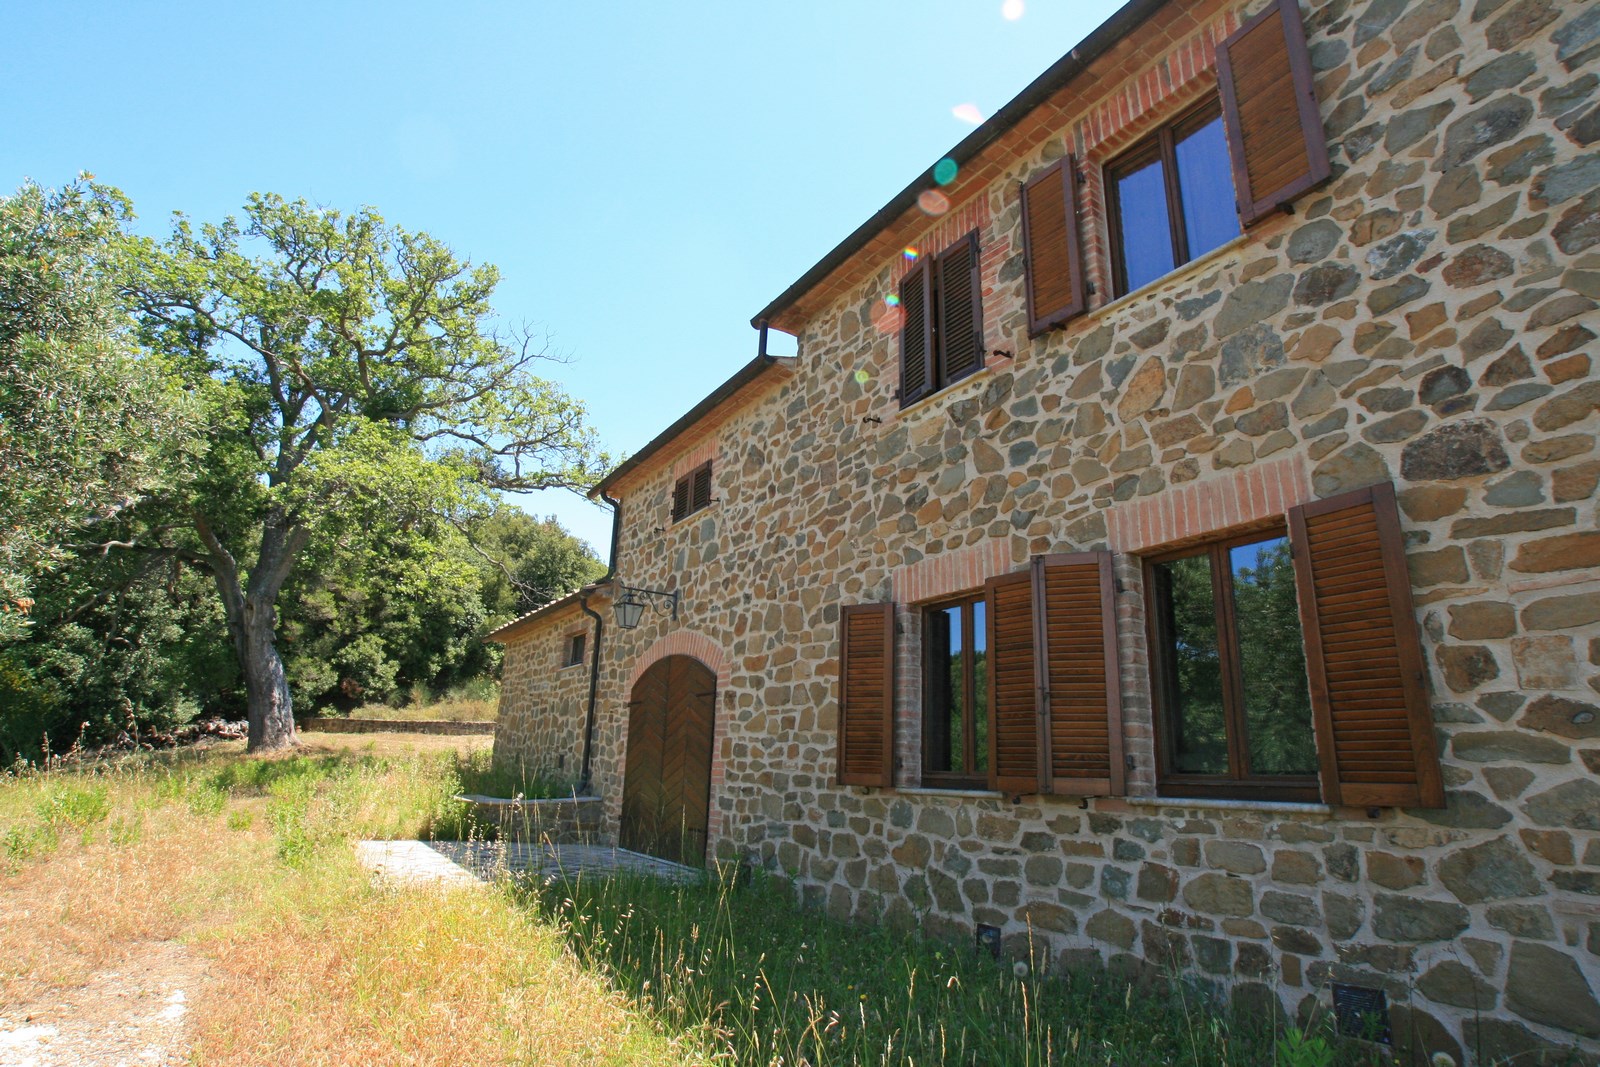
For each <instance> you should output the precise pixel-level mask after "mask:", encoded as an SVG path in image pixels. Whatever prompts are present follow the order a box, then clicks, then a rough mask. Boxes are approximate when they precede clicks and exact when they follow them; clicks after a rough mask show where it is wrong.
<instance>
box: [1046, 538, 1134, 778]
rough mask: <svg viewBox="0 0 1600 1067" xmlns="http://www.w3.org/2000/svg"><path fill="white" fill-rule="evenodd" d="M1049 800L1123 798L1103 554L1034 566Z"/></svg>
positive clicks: (1111, 588)
mask: <svg viewBox="0 0 1600 1067" xmlns="http://www.w3.org/2000/svg"><path fill="white" fill-rule="evenodd" d="M1032 571H1033V582H1034V602H1035V603H1037V604H1038V605H1039V611H1038V616H1039V620H1038V637H1037V641H1036V643H1037V647H1038V650H1039V651H1038V658H1039V663H1040V673H1041V681H1042V683H1043V687H1044V691H1043V693H1042V694H1041V697H1042V700H1043V706H1044V708H1045V716H1044V718H1045V735H1046V746H1047V751H1048V752H1049V761H1048V764H1047V767H1046V771H1047V782H1048V789H1049V792H1052V793H1061V794H1071V795H1075V796H1121V795H1122V794H1123V793H1124V792H1125V791H1126V790H1125V784H1124V779H1125V777H1126V775H1125V767H1124V765H1123V757H1122V696H1121V685H1120V678H1119V668H1118V664H1117V620H1116V611H1115V604H1116V600H1115V596H1116V577H1115V576H1114V574H1113V573H1112V569H1111V554H1110V553H1109V552H1077V553H1072V554H1069V555H1054V556H1040V557H1036V558H1035V559H1034V563H1033V568H1032Z"/></svg>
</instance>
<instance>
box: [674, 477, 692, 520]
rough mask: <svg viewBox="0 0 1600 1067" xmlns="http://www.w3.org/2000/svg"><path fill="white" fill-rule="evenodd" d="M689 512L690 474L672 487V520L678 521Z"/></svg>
mask: <svg viewBox="0 0 1600 1067" xmlns="http://www.w3.org/2000/svg"><path fill="white" fill-rule="evenodd" d="M687 514H689V476H688V475H687V474H686V475H684V476H683V477H682V478H679V479H678V481H677V482H676V483H675V484H674V485H673V487H672V521H673V522H677V521H678V520H679V519H681V518H683V517H684V516H685V515H687Z"/></svg>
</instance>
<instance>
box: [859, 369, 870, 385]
mask: <svg viewBox="0 0 1600 1067" xmlns="http://www.w3.org/2000/svg"><path fill="white" fill-rule="evenodd" d="M871 380H872V375H870V374H868V373H867V372H866V371H864V370H858V371H856V384H857V385H866V384H867V383H868V382H869V381H871Z"/></svg>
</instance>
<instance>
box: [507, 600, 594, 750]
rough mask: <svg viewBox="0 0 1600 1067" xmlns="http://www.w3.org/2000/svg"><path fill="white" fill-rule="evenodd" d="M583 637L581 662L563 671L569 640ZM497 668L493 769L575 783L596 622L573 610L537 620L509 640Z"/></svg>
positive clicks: (573, 608) (575, 607)
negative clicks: (569, 638) (574, 637)
mask: <svg viewBox="0 0 1600 1067" xmlns="http://www.w3.org/2000/svg"><path fill="white" fill-rule="evenodd" d="M574 633H583V634H586V635H587V636H586V638H585V651H584V660H583V662H582V663H579V664H577V665H575V666H571V667H564V666H562V662H563V659H564V654H565V650H566V642H567V638H568V637H569V636H570V635H572V634H574ZM505 645H506V652H505V659H504V661H503V665H502V667H501V680H500V720H499V723H498V725H497V726H496V729H495V735H494V761H495V764H496V765H497V766H501V767H510V768H517V769H520V770H522V771H523V772H524V773H526V774H528V775H530V776H535V777H539V778H544V779H548V780H554V781H577V779H578V776H579V775H580V774H581V773H582V768H583V726H584V719H585V716H586V714H587V712H588V706H589V705H588V701H589V668H590V661H589V656H590V654H591V653H592V652H593V649H594V620H593V619H590V618H589V617H588V616H587V615H585V614H583V612H582V611H581V610H580V609H579V608H578V607H577V606H576V605H573V606H572V607H570V608H566V609H564V610H561V611H557V612H554V613H553V614H551V615H550V616H547V617H545V618H542V619H538V620H536V621H535V622H534V623H533V624H531V625H530V626H528V627H526V628H524V629H521V630H520V631H518V632H516V633H514V634H513V635H511V636H510V637H508V638H507V640H506V642H505Z"/></svg>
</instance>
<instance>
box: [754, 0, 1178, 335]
mask: <svg viewBox="0 0 1600 1067" xmlns="http://www.w3.org/2000/svg"><path fill="white" fill-rule="evenodd" d="M1169 2H1170V0H1129V2H1128V3H1126V4H1124V5H1123V6H1122V7H1120V8H1118V9H1117V12H1116V14H1114V15H1112V16H1111V17H1110V18H1108V19H1106V20H1105V21H1104V22H1102V23H1101V24H1100V25H1099V26H1097V27H1095V28H1094V30H1092V31H1091V32H1090V33H1089V36H1087V37H1085V38H1084V39H1083V40H1082V41H1080V42H1078V45H1077V47H1075V48H1073V49H1072V50H1071V51H1069V52H1068V53H1067V54H1066V55H1064V56H1062V57H1061V58H1060V59H1058V60H1056V62H1055V63H1053V64H1052V65H1051V66H1050V68H1049V69H1048V70H1046V71H1045V72H1044V73H1043V74H1041V75H1039V77H1037V78H1035V79H1034V80H1033V81H1032V82H1031V83H1029V85H1028V86H1027V88H1025V89H1023V90H1022V92H1020V93H1018V94H1017V95H1016V96H1015V97H1013V98H1012V99H1011V100H1010V102H1008V103H1007V104H1006V105H1005V106H1004V107H1002V108H1001V109H1000V110H999V111H996V112H995V113H994V114H993V115H991V116H990V117H989V119H988V120H987V121H986V122H984V123H983V125H981V126H979V127H978V128H977V129H975V130H973V131H972V132H971V133H970V134H968V135H967V136H966V137H964V138H962V140H961V141H960V143H958V144H957V145H956V146H955V147H954V148H952V149H950V151H948V152H946V153H945V154H944V155H943V156H941V157H940V159H941V160H942V159H945V158H949V159H953V160H955V162H956V166H957V167H958V168H959V167H961V166H963V165H965V164H966V163H967V162H969V161H970V160H972V159H973V158H974V157H976V156H977V155H978V154H979V153H980V152H982V151H983V150H984V149H985V148H988V147H989V146H990V145H991V144H993V143H994V142H995V141H997V140H999V139H1000V138H1001V136H1003V135H1004V134H1005V133H1006V132H1008V131H1009V130H1010V129H1011V128H1012V127H1013V126H1015V125H1016V124H1017V123H1019V122H1021V121H1022V120H1023V119H1024V118H1026V117H1027V116H1028V114H1029V113H1030V112H1032V111H1033V109H1034V108H1036V107H1038V106H1039V105H1040V104H1043V103H1044V102H1045V101H1046V100H1048V99H1049V98H1050V97H1051V96H1053V95H1054V94H1055V93H1056V92H1057V91H1058V90H1060V89H1061V88H1062V87H1063V86H1065V85H1066V84H1067V83H1069V82H1070V81H1072V79H1073V78H1076V77H1077V76H1078V75H1079V74H1081V73H1083V71H1085V70H1086V69H1088V67H1089V65H1090V64H1091V63H1093V62H1094V61H1095V60H1097V59H1099V58H1100V57H1101V56H1102V55H1104V54H1105V53H1106V52H1107V51H1109V50H1110V49H1111V48H1112V47H1114V46H1115V45H1117V44H1118V43H1119V42H1121V41H1122V39H1123V38H1125V37H1127V36H1128V35H1129V34H1130V33H1132V32H1133V31H1134V30H1135V29H1137V28H1138V27H1139V26H1140V25H1141V24H1143V23H1144V22H1145V20H1147V19H1148V18H1149V17H1150V16H1151V15H1153V14H1155V13H1156V11H1158V10H1159V9H1161V8H1162V7H1164V6H1166V4H1168V3H1169ZM936 162H937V161H936ZM937 185H938V183H937V182H935V181H934V180H933V167H931V166H930V167H929V168H928V169H927V170H925V171H923V172H922V173H921V174H920V175H918V177H917V179H916V180H915V181H913V182H912V183H911V184H910V185H908V186H906V187H905V188H904V189H902V190H900V192H899V193H897V194H895V197H894V199H893V200H890V201H889V202H888V203H887V204H885V205H884V206H883V207H881V208H879V209H878V211H877V212H876V213H875V214H874V215H873V216H872V217H871V218H870V219H868V220H867V221H866V222H864V223H862V224H861V225H860V226H858V227H857V228H856V229H855V232H853V233H851V234H850V236H849V237H846V238H845V239H844V240H843V241H840V242H839V244H838V245H836V246H835V247H834V249H833V251H831V252H829V253H828V254H827V255H825V256H823V257H822V259H820V260H819V261H818V262H817V263H816V265H815V266H813V267H812V268H811V269H810V270H808V271H806V272H805V273H804V274H802V275H801V276H800V278H799V279H798V280H797V281H796V282H795V283H794V284H793V285H791V286H789V288H787V289H785V290H784V291H783V293H782V294H781V295H780V296H779V297H778V298H777V299H776V300H774V301H772V303H770V304H768V305H767V306H766V307H764V308H762V309H761V310H760V311H759V312H757V313H756V315H755V316H754V317H753V318H751V320H750V325H751V326H754V327H755V328H756V329H758V330H759V329H762V328H763V326H764V325H765V324H767V323H770V322H771V321H772V320H774V319H776V318H777V317H778V316H779V315H780V314H782V313H783V312H784V311H786V310H788V309H789V308H790V307H791V306H793V305H794V304H795V303H796V302H797V301H798V300H799V299H800V298H801V297H803V296H805V294H806V293H808V292H809V291H811V290H812V289H813V288H815V287H816V286H817V285H818V284H819V283H821V282H822V281H823V280H824V279H825V278H827V276H828V275H830V274H832V273H833V271H834V270H835V268H837V267H838V266H839V265H840V264H842V263H844V261H845V260H847V259H849V258H850V257H851V256H853V255H855V254H856V253H857V252H859V251H860V250H861V249H862V248H864V247H866V245H867V243H868V242H870V241H871V240H872V239H873V238H874V237H876V236H877V235H878V233H879V232H880V231H882V230H883V229H884V228H885V227H887V226H888V225H889V224H890V223H892V222H894V220H895V219H897V218H899V217H900V216H901V215H903V214H904V213H905V212H906V211H907V210H908V209H909V208H910V207H911V206H912V205H913V204H915V203H916V202H917V196H918V195H919V194H921V193H922V192H923V191H925V190H927V189H932V188H936V187H937Z"/></svg>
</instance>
